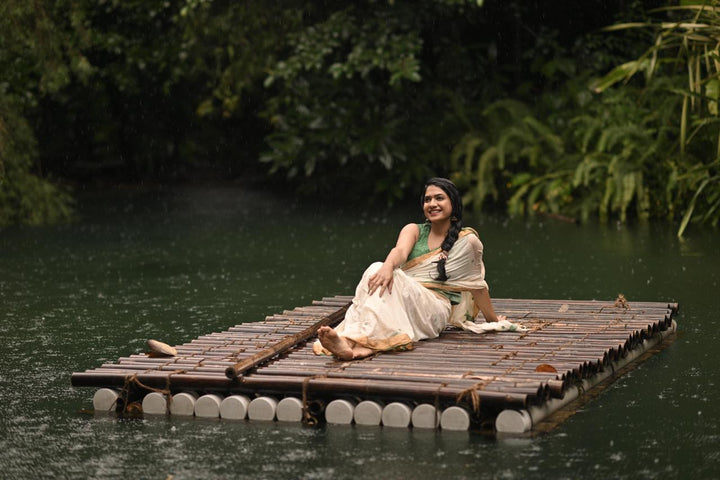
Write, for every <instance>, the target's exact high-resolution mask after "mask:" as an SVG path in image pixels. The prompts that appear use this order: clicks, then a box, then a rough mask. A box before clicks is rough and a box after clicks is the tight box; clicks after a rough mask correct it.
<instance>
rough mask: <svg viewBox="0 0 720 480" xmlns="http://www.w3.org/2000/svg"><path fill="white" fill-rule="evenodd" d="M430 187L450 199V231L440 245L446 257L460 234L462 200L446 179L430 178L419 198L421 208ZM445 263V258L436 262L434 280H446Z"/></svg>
mask: <svg viewBox="0 0 720 480" xmlns="http://www.w3.org/2000/svg"><path fill="white" fill-rule="evenodd" d="M431 185H434V186H436V187H438V188H440V189H442V191H443V192H445V193H446V194H447V196H448V198H449V199H450V203H451V204H452V214H451V215H450V230H448V233H447V235H445V240H443V243H442V244H441V245H440V248H441V249H442V251H443V252H445V254H446V255H447V253H448V252H450V249H451V248H452V247H453V245H455V242H456V241H457V239H458V235H459V234H460V230H462V199H461V198H460V192H459V191H458V188H457V187H456V186H455V184H454V183H453V182H451V181H450V180H448V179H447V178H439V177H435V178H431V179H430V180H428V181H427V183H425V187H424V188H423V193H422V196H421V197H420V205H421V207H424V206H425V192H426V191H427V189H428V187H429V186H431ZM446 261H447V259H446V258H441V259H440V260H439V261H438V262H437V271H438V277H437V278H436V279H435V280H439V281H441V282H444V281H445V280H447V279H448V276H447V273H446V272H445V262H446Z"/></svg>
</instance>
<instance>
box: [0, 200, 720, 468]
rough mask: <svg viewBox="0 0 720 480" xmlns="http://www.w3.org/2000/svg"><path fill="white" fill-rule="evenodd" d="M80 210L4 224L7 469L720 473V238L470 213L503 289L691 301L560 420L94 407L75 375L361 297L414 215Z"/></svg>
mask: <svg viewBox="0 0 720 480" xmlns="http://www.w3.org/2000/svg"><path fill="white" fill-rule="evenodd" d="M80 211H81V212H82V214H83V218H82V219H81V221H80V222H78V223H76V224H73V225H64V226H58V227H50V228H39V229H33V228H11V229H5V230H3V231H0V337H1V338H2V349H0V408H1V409H2V413H1V414H0V478H8V479H16V478H39V477H42V478H116V479H128V478H157V479H165V478H166V477H167V476H168V475H173V476H174V477H173V478H175V479H196V478H248V479H250V478H280V479H295V478H298V479H300V478H302V479H333V480H339V479H345V478H357V477H360V476H363V477H364V478H391V477H392V478H400V479H403V478H440V476H442V477H443V478H497V479H526V478H538V479H540V478H543V479H544V478H553V479H564V478H566V479H575V478H627V479H638V478H648V479H653V478H679V479H684V478H693V479H712V478H718V477H720V448H719V447H720V413H719V412H718V407H717V406H716V405H715V401H716V400H717V399H718V398H720V378H719V377H720V375H719V373H718V372H719V369H718V367H717V361H718V354H719V353H720V333H718V327H719V323H720V322H718V317H719V316H720V288H719V284H720V252H719V251H718V245H720V243H719V242H718V240H719V239H720V234H719V233H718V232H717V231H714V230H704V231H703V230H698V229H693V228H691V229H690V230H689V231H688V234H687V235H688V238H687V239H686V240H684V241H683V242H680V241H678V240H677V239H676V238H675V235H674V229H673V228H672V227H666V226H658V225H638V226H623V227H617V226H614V225H612V226H593V225H589V226H584V227H581V228H578V227H576V226H573V225H569V224H565V223H561V222H557V221H553V220H542V221H540V220H535V221H531V222H526V221H523V220H515V221H507V220H502V219H491V218H482V219H474V220H473V219H467V221H466V223H468V224H471V225H473V226H475V227H476V228H477V229H478V230H479V232H480V235H481V238H482V240H483V242H484V244H485V260H486V267H487V278H488V281H489V283H490V286H491V292H492V295H493V296H495V297H513V298H567V299H604V300H606V299H614V298H615V297H616V296H617V294H618V293H623V294H624V295H625V296H626V297H627V298H628V299H629V300H630V301H631V302H632V301H633V300H649V301H677V302H679V303H680V315H679V316H678V317H677V320H678V325H679V332H680V334H679V336H678V339H677V340H676V341H675V342H674V343H673V344H672V345H671V346H670V347H669V348H667V349H666V350H664V351H663V352H661V353H660V354H659V355H657V356H655V357H653V358H652V359H650V360H649V361H648V362H646V363H644V364H643V365H641V366H640V367H639V368H638V369H636V370H634V371H633V372H631V373H630V374H628V375H626V376H624V377H622V378H620V379H619V380H618V381H617V382H615V383H614V384H613V385H612V386H611V388H609V389H607V390H606V391H604V392H603V393H602V394H601V395H600V396H599V397H598V398H596V399H594V400H593V401H592V402H590V403H589V404H587V405H586V406H585V407H584V408H583V409H582V410H581V411H579V412H578V413H577V414H576V415H574V416H573V417H571V418H570V419H569V420H568V421H567V422H565V423H564V424H562V425H561V426H560V427H559V428H557V429H556V430H554V431H553V432H551V433H549V434H546V435H543V436H540V437H536V438H521V439H494V438H487V437H482V436H479V435H476V434H468V433H460V434H458V433H448V432H443V433H439V432H437V433H436V432H424V431H412V430H405V429H402V430H394V429H381V428H352V427H336V426H334V427H328V428H320V429H313V428H306V427H302V426H299V425H282V424H276V423H271V424H258V423H246V422H228V421H207V420H200V419H178V418H171V419H165V418H150V419H144V420H119V419H118V418H116V417H113V416H107V415H92V414H88V413H84V412H83V410H84V409H89V408H92V395H93V393H94V390H93V389H87V388H73V387H71V386H70V375H71V374H72V372H75V371H83V370H85V369H88V368H94V367H97V366H99V365H100V364H101V363H103V362H105V361H114V360H116V359H117V358H118V357H120V356H124V355H128V354H131V353H136V352H139V351H143V350H144V348H145V347H144V342H145V340H146V339H147V338H160V339H162V340H164V341H166V342H168V343H171V344H174V343H182V342H186V341H189V340H191V339H192V338H194V337H197V336H199V335H202V334H206V333H210V332H213V331H220V330H225V329H227V328H228V327H229V326H231V325H234V324H237V323H240V322H245V321H256V320H262V319H263V318H264V317H265V316H266V315H270V314H273V313H277V312H279V311H281V310H283V309H286V308H288V309H289V308H293V307H295V306H301V305H307V304H309V303H310V302H311V301H312V300H313V299H317V298H321V297H323V296H327V295H335V294H349V293H351V292H352V291H353V288H354V285H355V282H356V281H357V280H358V279H359V276H360V274H361V273H362V271H363V270H364V268H365V266H366V265H367V264H368V263H369V262H370V261H373V260H382V259H383V258H384V256H385V254H386V252H387V250H388V248H389V247H390V246H391V245H392V243H393V242H394V240H395V238H396V235H397V233H398V231H399V229H400V227H401V226H402V225H403V224H404V223H406V222H409V221H417V220H419V219H420V214H419V211H415V210H414V209H409V210H408V209H406V208H399V209H397V211H395V212H391V213H389V214H386V213H383V212H375V211H373V210H371V209H370V210H368V209H367V208H366V206H365V205H364V204H360V205H359V206H358V207H357V209H355V210H351V209H347V210H344V211H340V210H338V209H336V208H334V207H333V205H332V204H331V202H326V203H322V202H321V203H319V204H311V203H307V204H297V203H293V202H291V201H288V200H287V199H277V198H273V197H270V196H267V195H264V194H262V193H252V192H247V191H242V190H238V189H232V188H191V189H173V190H165V191H145V192H139V191H135V190H129V191H116V192H109V193H106V194H94V195H87V196H85V197H83V199H82V202H81V205H80Z"/></svg>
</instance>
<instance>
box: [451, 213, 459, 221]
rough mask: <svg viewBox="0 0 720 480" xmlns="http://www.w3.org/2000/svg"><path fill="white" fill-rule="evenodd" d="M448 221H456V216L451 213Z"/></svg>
mask: <svg viewBox="0 0 720 480" xmlns="http://www.w3.org/2000/svg"><path fill="white" fill-rule="evenodd" d="M450 221H451V222H457V221H458V219H457V217H456V216H455V215H453V216H452V217H450Z"/></svg>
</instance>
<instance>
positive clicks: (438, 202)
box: [313, 178, 516, 360]
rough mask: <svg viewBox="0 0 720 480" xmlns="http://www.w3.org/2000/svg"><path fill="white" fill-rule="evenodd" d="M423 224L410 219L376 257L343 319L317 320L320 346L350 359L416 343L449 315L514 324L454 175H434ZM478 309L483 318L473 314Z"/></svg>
mask: <svg viewBox="0 0 720 480" xmlns="http://www.w3.org/2000/svg"><path fill="white" fill-rule="evenodd" d="M422 209H423V213H424V214H425V218H426V222H425V223H424V224H414V223H411V224H408V225H406V226H405V227H404V228H403V229H402V230H401V231H400V235H399V236H398V240H397V244H396V245H395V248H393V249H392V250H390V253H389V254H388V256H387V258H386V259H385V262H383V263H379V262H377V263H374V264H372V265H371V266H370V267H369V268H368V269H367V270H366V271H365V273H364V275H363V278H362V280H361V281H360V284H359V285H358V287H357V289H356V292H355V298H354V299H353V303H352V305H351V306H350V308H349V309H348V311H347V313H346V315H345V319H344V320H343V321H342V322H341V323H340V324H339V325H338V326H337V327H336V328H335V329H333V328H330V327H327V326H325V327H320V329H319V330H318V341H317V342H315V345H313V350H314V352H315V353H316V354H331V355H334V356H335V357H337V358H338V359H340V360H353V359H358V358H363V357H367V356H369V355H372V354H374V353H377V352H381V351H388V350H409V349H412V342H414V341H418V340H423V339H426V338H434V337H437V336H438V335H440V332H442V330H443V329H444V328H445V327H446V326H447V325H448V323H450V324H452V325H455V326H458V327H461V328H465V329H468V330H472V331H476V332H482V331H489V330H514V329H515V328H516V327H515V325H513V324H511V323H509V322H507V320H506V319H505V317H504V316H500V317H498V316H497V315H496V314H495V311H494V309H493V306H492V302H491V301H490V295H489V293H488V285H487V283H486V282H485V279H484V277H485V267H484V265H483V261H482V250H483V246H482V243H480V239H479V238H478V236H477V232H475V230H473V229H471V228H462V202H461V199H460V193H459V192H458V189H457V187H456V186H455V184H454V183H452V182H451V181H450V180H447V179H444V178H433V179H431V180H429V181H428V182H427V184H426V185H425V190H424V193H423V196H422ZM478 309H479V310H480V311H481V312H482V314H483V316H484V317H485V319H486V321H487V322H489V323H486V324H476V323H474V321H473V319H474V318H475V316H476V315H477V312H478Z"/></svg>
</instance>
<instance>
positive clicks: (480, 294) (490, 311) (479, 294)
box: [472, 288, 507, 322]
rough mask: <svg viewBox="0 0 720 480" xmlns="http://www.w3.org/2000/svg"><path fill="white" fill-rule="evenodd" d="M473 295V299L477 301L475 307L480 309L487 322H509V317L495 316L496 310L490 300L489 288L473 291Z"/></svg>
mask: <svg viewBox="0 0 720 480" xmlns="http://www.w3.org/2000/svg"><path fill="white" fill-rule="evenodd" d="M472 295H473V299H474V300H475V305H477V306H478V308H480V311H481V312H482V314H483V317H485V320H486V321H488V322H497V321H500V320H507V317H505V315H500V316H497V315H496V314H495V309H494V308H493V305H492V301H491V300H490V292H489V291H488V289H487V288H481V289H479V290H473V291H472Z"/></svg>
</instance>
